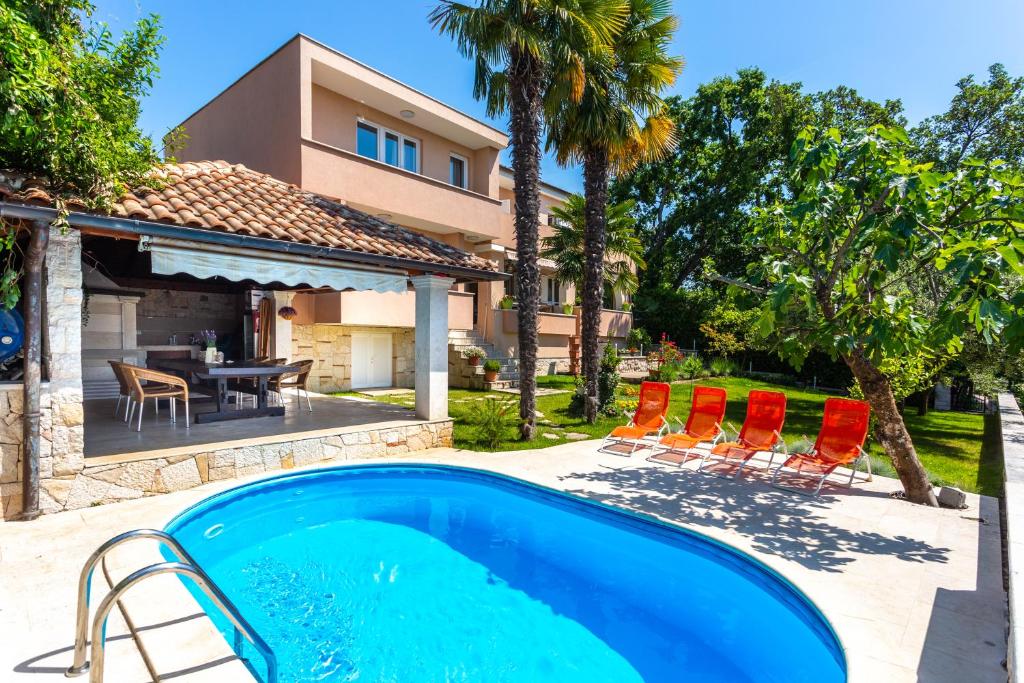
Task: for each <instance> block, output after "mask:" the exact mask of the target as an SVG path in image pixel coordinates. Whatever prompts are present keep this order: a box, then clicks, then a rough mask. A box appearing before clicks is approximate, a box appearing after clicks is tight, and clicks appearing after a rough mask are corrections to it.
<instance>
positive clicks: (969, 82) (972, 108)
mask: <svg viewBox="0 0 1024 683" xmlns="http://www.w3.org/2000/svg"><path fill="white" fill-rule="evenodd" d="M956 89H957V92H956V95H955V96H954V97H953V101H952V102H951V103H950V106H949V110H948V111H946V112H945V113H942V114H939V115H937V116H932V117H929V118H927V119H925V120H924V121H922V122H921V124H920V125H919V126H917V127H915V128H914V129H913V131H911V139H912V140H913V141H914V144H915V147H916V150H915V156H916V157H917V158H918V159H921V160H924V161H934V162H935V163H936V167H937V168H940V169H944V170H952V169H954V168H956V166H957V165H958V164H960V163H961V162H963V161H965V160H966V159H983V160H985V161H994V160H996V159H1000V160H1002V161H1005V162H1007V163H1010V164H1013V165H1015V166H1017V167H1024V78H1019V77H1017V78H1013V77H1011V76H1010V75H1009V73H1007V71H1006V67H1004V66H1003V65H1002V64H993V65H992V66H990V67H989V69H988V81H986V82H985V83H978V82H976V81H975V80H974V76H967V77H965V78H962V79H960V81H959V82H958V83H957V84H956Z"/></svg>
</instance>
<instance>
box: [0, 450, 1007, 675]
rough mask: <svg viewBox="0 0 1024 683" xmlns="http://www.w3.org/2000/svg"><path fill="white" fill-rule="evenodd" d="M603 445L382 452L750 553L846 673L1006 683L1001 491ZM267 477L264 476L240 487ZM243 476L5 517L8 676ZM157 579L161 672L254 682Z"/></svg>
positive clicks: (153, 619) (112, 669)
mask: <svg viewBox="0 0 1024 683" xmlns="http://www.w3.org/2000/svg"><path fill="white" fill-rule="evenodd" d="M597 446H598V443H597V442H595V441H593V440H589V441H581V442H575V443H568V444H563V445H559V446H554V447H551V448H546V449H538V450H532V451H515V452H508V453H474V452H469V451H459V450H453V449H434V450H429V451H421V452H419V453H416V454H412V455H407V456H401V457H391V458H379V459H374V462H381V461H398V462H402V461H405V462H409V461H415V462H435V463H449V464H458V465H464V466H470V467H476V468H480V469H489V470H492V471H495V472H500V473H503V474H507V475H511V476H515V477H519V478H521V479H525V480H528V481H532V482H534V483H537V484H540V485H544V486H549V487H552V488H556V489H560V490H564V491H568V492H570V493H573V494H576V495H580V496H585V497H588V498H593V499H595V500H599V501H601V502H604V503H608V504H612V505H616V506H620V507H624V508H628V509H632V510H635V511H639V512H642V513H645V514H648V515H652V516H655V517H658V518H660V519H663V520H665V521H668V522H671V523H674V524H680V525H682V526H686V527H689V528H691V529H694V530H696V531H698V532H701V533H704V534H706V535H708V536H710V537H713V538H715V539H718V540H721V541H723V542H726V543H729V544H731V545H733V546H735V547H737V548H739V549H741V550H743V551H746V552H748V553H751V554H752V555H754V556H755V557H757V558H758V559H760V560H762V561H764V562H765V563H766V564H768V565H769V566H771V567H772V568H773V569H775V570H776V571H778V572H780V573H781V574H782V575H784V576H786V577H787V578H789V579H790V580H791V581H792V582H793V583H795V584H796V585H797V586H798V587H799V588H800V589H801V590H803V591H804V592H805V593H806V594H807V595H808V597H809V598H810V599H811V600H813V601H814V602H815V603H816V604H817V605H818V606H819V607H820V608H821V609H822V611H823V612H824V614H825V615H826V617H828V619H829V620H830V621H831V622H832V624H833V626H834V628H835V630H836V632H837V633H838V635H839V637H840V639H841V641H842V643H843V645H844V648H845V650H846V654H847V660H848V663H849V668H850V679H849V680H850V681H854V682H857V683H859V682H871V683H877V682H879V681H885V682H887V683H888V682H896V683H898V682H902V681H908V682H909V681H920V682H924V683H931V682H935V683H947V682H948V683H961V682H966V681H971V682H977V683H997V682H998V683H1004V682H1005V681H1006V671H1005V669H1004V668H1003V664H1002V662H1003V659H1004V658H1005V656H1006V639H1005V628H1006V594H1005V592H1004V590H1003V579H1002V570H1001V567H1002V564H1001V551H1000V534H999V511H998V504H997V501H996V500H995V499H992V498H985V497H979V496H976V495H969V496H968V504H969V507H968V509H966V510H936V509H928V508H923V507H918V506H914V505H910V504H908V503H905V502H901V501H898V500H895V499H892V498H890V497H889V495H888V494H889V493H890V492H892V491H894V490H896V489H897V488H898V485H897V483H896V482H895V481H893V480H889V479H885V478H881V477H876V478H875V481H874V482H871V483H862V482H858V483H857V484H855V485H854V487H853V489H844V488H841V487H838V486H832V487H826V489H825V494H824V495H823V496H822V497H821V498H818V499H811V498H807V497H804V496H800V495H797V494H792V493H787V492H783V491H779V490H776V489H772V488H771V487H769V486H768V485H767V481H766V478H765V476H764V474H763V473H762V472H761V471H758V470H756V469H755V470H753V471H751V472H750V473H749V474H745V477H744V479H743V480H740V481H734V480H731V479H721V478H716V477H710V476H704V475H701V474H698V473H695V472H693V471H691V470H692V466H687V467H686V468H683V469H678V468H676V467H674V466H669V465H662V464H657V465H655V464H650V463H647V462H645V461H644V460H643V459H642V457H641V456H640V455H636V456H633V457H632V458H625V457H620V456H616V455H607V454H598V453H597V452H596V449H597ZM350 464H353V465H356V464H359V461H355V460H353V461H351V462H350ZM316 466H323V465H315V466H314V467H316ZM260 476H266V475H258V476H251V477H247V478H243V479H242V480H241V481H248V480H253V479H257V478H259V477H260ZM238 483H239V480H235V481H231V482H211V483H206V484H203V485H202V486H199V487H197V488H194V489H190V490H186V491H179V492H176V493H170V494H166V495H162V496H157V497H154V498H147V499H141V500H132V501H127V502H124V503H117V504H113V505H106V506H102V507H97V508H86V509H82V510H77V511H73V512H64V513H59V514H55V515H47V516H44V517H42V518H40V519H38V520H36V521H33V522H6V523H0V575H2V576H3V581H0V633H2V634H3V638H4V647H3V648H0V680H4V681H8V680H11V681H19V680H25V681H37V682H38V683H45V682H46V681H47V680H51V681H54V682H56V681H57V680H63V676H62V671H63V668H64V667H66V666H67V664H68V662H69V661H70V653H69V647H70V644H71V640H72V634H71V628H72V618H73V617H72V614H73V607H72V605H73V599H74V590H75V588H74V586H75V582H76V576H77V572H78V571H79V568H80V565H81V562H82V561H83V559H84V558H85V557H86V556H87V555H88V553H89V552H90V551H91V550H93V549H94V548H95V547H96V546H97V545H98V544H99V543H100V542H102V541H103V540H105V539H107V538H109V537H110V536H112V535H114V534H116V533H119V532H121V531H124V530H127V529H130V528H137V527H141V526H152V527H161V526H163V525H164V524H165V523H166V522H167V521H168V520H169V519H170V518H171V517H172V516H173V515H174V514H176V513H177V512H179V511H181V510H182V509H183V508H185V507H186V506H188V505H190V504H192V503H195V502H197V501H199V500H201V499H203V498H204V497H206V496H208V495H211V494H212V493H215V492H217V491H220V490H223V489H224V488H227V487H229V486H233V485H236V484H238ZM115 554H116V555H115ZM115 554H112V559H113V562H112V564H113V567H112V574H113V576H114V578H115V579H116V578H119V577H121V576H124V574H125V572H127V571H129V570H130V568H133V567H137V566H139V565H140V564H142V563H146V562H149V561H155V560H158V559H159V558H158V557H157V556H156V555H155V550H154V549H153V548H152V546H150V545H148V544H147V543H145V542H139V545H136V546H134V547H132V546H129V547H124V548H122V549H118V550H117V551H115ZM163 578H166V579H167V580H166V581H162V582H161V579H156V580H154V582H153V584H151V585H147V584H142V585H139V586H138V587H136V589H135V591H134V594H130V595H129V596H128V597H127V599H126V600H125V605H126V608H127V610H128V613H129V615H130V616H131V617H132V619H133V620H134V621H135V623H136V624H137V625H138V626H140V627H141V629H142V631H141V639H142V641H143V643H144V644H145V645H146V647H147V650H148V651H149V653H150V655H151V657H152V659H153V660H154V665H155V666H156V668H157V670H158V671H159V672H160V673H161V675H162V676H163V677H165V678H166V677H172V678H174V679H176V680H182V681H196V680H204V681H205V680H210V681H233V680H246V674H245V673H244V669H242V667H241V665H240V664H239V662H238V661H237V660H235V659H234V658H233V657H232V655H231V652H230V649H229V648H228V647H227V645H226V644H225V643H224V642H223V640H222V639H220V638H219V637H218V636H217V635H216V634H215V633H214V632H213V631H212V627H211V626H210V624H209V622H208V621H207V620H206V619H204V618H202V616H201V614H200V611H199V609H198V607H197V606H196V603H195V602H194V601H193V600H192V599H191V597H190V596H189V595H188V593H187V592H185V590H184V588H183V587H182V586H181V585H180V583H178V582H177V581H176V580H175V579H173V578H170V577H163ZM699 578H700V577H694V580H699ZM102 580H103V579H102V578H99V579H98V581H102ZM100 593H101V591H100V590H99V587H97V591H96V594H97V595H98V594H100ZM115 616H116V615H115ZM110 633H111V635H112V636H113V637H114V638H115V640H114V641H113V643H112V645H111V649H110V653H109V658H108V668H107V672H108V678H107V680H109V681H118V682H119V683H120V682H121V681H125V682H128V683H132V682H134V681H144V680H150V679H149V677H148V676H147V674H146V669H145V667H143V665H142V661H141V659H140V658H139V655H138V654H137V652H136V651H135V649H134V648H133V647H132V646H131V640H130V638H127V637H124V633H125V632H124V625H123V623H121V621H120V619H119V618H116V619H115V620H114V621H113V622H112V625H111V630H110Z"/></svg>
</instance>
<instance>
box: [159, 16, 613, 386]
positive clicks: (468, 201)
mask: <svg viewBox="0 0 1024 683" xmlns="http://www.w3.org/2000/svg"><path fill="white" fill-rule="evenodd" d="M181 127H182V128H183V129H184V132H185V134H186V136H187V138H186V140H185V142H184V143H183V146H182V147H180V148H178V149H176V150H174V152H175V155H176V157H177V158H178V159H179V160H182V161H189V160H201V159H223V160H226V161H229V162H233V163H242V164H244V165H246V166H248V167H250V168H253V169H255V170H258V171H262V172H265V173H268V174H270V175H272V176H275V177H277V178H279V179H281V180H284V181H287V182H291V183H294V184H295V185H298V186H299V187H301V188H303V189H305V190H309V191H312V192H316V193H319V194H322V195H326V196H328V197H331V198H334V199H337V200H338V201H340V202H342V203H346V204H349V205H351V206H353V207H355V208H358V209H361V210H363V211H366V212H368V213H370V214H372V215H376V216H380V217H382V218H384V219H386V220H388V221H390V222H393V223H397V224H399V225H402V226H404V227H407V228H410V229H412V230H415V231H417V232H420V233H422V234H425V235H428V236H430V237H433V238H435V239H439V240H442V241H444V242H446V243H448V244H451V245H453V246H457V247H459V248H462V249H465V250H467V251H470V252H475V253H477V254H479V255H481V256H483V257H485V258H488V259H491V260H494V261H496V262H498V264H499V266H500V267H501V268H503V269H504V270H506V271H507V272H514V263H515V258H516V255H515V235H514V228H513V211H514V205H515V202H514V193H515V187H514V183H513V180H512V174H511V171H510V170H509V169H507V168H504V167H502V166H501V165H500V163H499V155H500V153H501V151H502V150H503V149H504V148H505V147H506V146H507V145H508V136H507V135H506V134H505V133H503V132H501V131H500V130H497V129H495V128H493V127H491V126H490V125H488V124H486V123H483V122H481V121H479V120H477V119H474V118H472V117H470V116H467V115H466V114H464V113H462V112H460V111H458V110H457V109H454V108H452V107H450V106H448V105H445V104H444V103H442V102H439V101H438V100H436V99H434V98H432V97H430V96H429V95H427V94H425V93H423V92H421V91H419V90H416V89H415V88H412V87H410V86H408V85H405V84H403V83H401V82H399V81H397V80H395V79H393V78H391V77H389V76H387V75H385V74H383V73H380V72H379V71H376V70H374V69H373V68H371V67H369V66H367V65H365V64H362V63H360V62H358V61H356V60H354V59H352V58H351V57H348V56H346V55H344V54H342V53H340V52H338V51H336V50H333V49H331V48H329V47H327V46H325V45H323V44H321V43H318V42H317V41H315V40H312V39H310V38H308V37H306V36H303V35H298V36H295V37H294V38H292V39H291V40H289V41H288V42H287V43H285V44H284V45H282V46H281V47H280V48H279V49H278V50H277V51H275V52H274V53H273V54H271V55H270V56H268V57H267V58H266V59H264V60H263V61H262V62H260V63H259V64H257V65H256V66H254V67H253V68H252V69H250V70H249V71H248V72H247V73H246V74H245V75H243V76H242V77H241V78H239V79H238V80H237V81H235V82H234V83H233V84H231V85H230V86H229V87H228V88H227V89H225V90H224V91H223V92H221V93H220V94H219V95H217V96H216V97H215V98H213V99H212V100H211V101H210V102H208V103H207V104H206V105H204V106H203V107H202V108H200V109H199V110H198V111H197V112H195V113H194V114H192V115H191V116H190V117H188V118H187V119H186V120H185V121H183V122H182V123H181ZM541 192H542V195H541V197H542V214H541V223H542V225H541V234H542V236H543V235H545V234H550V230H551V228H550V227H549V222H550V220H551V219H550V217H549V215H548V210H549V209H550V207H552V206H557V205H558V204H559V203H560V202H562V201H564V199H565V197H566V192H565V191H564V190H561V189H559V188H557V187H553V186H551V185H547V184H545V185H543V186H542V190H541ZM553 265H554V264H553V263H550V262H542V264H541V266H542V275H543V280H542V283H541V299H542V301H543V304H542V312H541V316H540V323H539V325H540V329H539V332H540V351H539V356H540V357H541V358H542V359H545V360H547V361H548V362H546V363H541V364H540V366H541V368H542V369H544V370H546V371H550V370H552V369H559V370H561V369H564V368H566V367H567V365H568V357H569V348H570V339H571V338H572V337H573V336H574V335H576V334H577V333H578V332H577V325H578V321H577V315H576V313H569V314H566V313H565V312H564V311H565V309H564V305H565V304H567V303H568V304H573V303H574V302H575V291H574V289H573V287H572V286H571V285H568V286H567V285H565V284H563V283H560V282H558V281H557V280H556V279H555V277H554V275H555V274H554V269H553ZM512 287H513V285H512V283H511V282H496V283H481V284H479V285H477V284H470V285H466V284H462V285H456V288H455V289H453V290H452V291H451V292H450V293H449V328H450V331H451V333H452V335H453V337H457V338H458V340H459V341H458V343H461V344H466V343H480V344H481V345H483V346H485V348H486V349H487V350H488V351H490V352H492V353H493V355H495V356H496V357H500V358H514V357H515V356H516V355H517V348H518V344H517V335H516V324H517V321H516V311H515V310H502V308H501V307H500V302H501V299H502V297H504V296H505V295H506V294H512V293H513V289H512ZM413 303H414V295H413V293H412V292H407V293H401V294H391V293H376V292H324V293H315V292H314V293H302V294H298V295H296V296H295V299H294V303H293V306H294V308H295V309H296V311H297V312H298V315H297V317H296V318H295V319H294V320H293V321H292V330H293V337H294V338H293V349H292V350H293V356H294V357H301V358H310V357H312V358H314V360H316V361H317V370H316V371H315V372H314V373H313V377H312V383H313V384H314V388H317V389H319V390H322V391H332V390H347V389H350V388H363V387H373V386H390V385H392V384H394V383H396V381H397V382H398V383H400V382H401V379H399V380H396V379H395V378H396V377H399V378H401V377H404V376H406V375H405V374H402V373H397V372H395V370H396V368H395V367H394V363H395V362H397V361H398V360H399V356H398V355H396V352H395V350H394V349H395V348H397V346H399V345H403V344H404V345H407V344H408V340H409V338H411V337H412V335H413V323H414V320H413V316H414V308H413ZM621 303H622V301H621V298H618V297H617V298H616V299H615V301H614V302H613V305H612V307H611V308H610V309H609V310H607V311H605V312H604V315H603V318H602V334H603V335H604V336H606V337H608V338H611V339H620V340H621V338H623V337H624V336H625V335H626V334H627V332H628V330H629V327H630V324H631V316H630V315H629V314H628V313H625V312H623V311H621V310H615V309H619V308H621ZM453 342H455V339H453Z"/></svg>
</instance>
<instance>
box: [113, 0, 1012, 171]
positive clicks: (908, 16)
mask: <svg viewBox="0 0 1024 683" xmlns="http://www.w3.org/2000/svg"><path fill="white" fill-rule="evenodd" d="M94 1H95V2H96V5H97V12H96V14H95V18H96V19H98V20H100V21H105V22H107V23H108V24H110V26H111V28H112V29H113V30H115V31H119V30H122V29H124V28H125V27H127V26H130V25H131V24H132V23H133V22H134V21H136V20H137V19H138V17H140V16H142V15H144V14H148V13H156V14H158V15H160V16H161V18H162V22H163V32H164V35H165V36H166V38H167V43H166V45H165V47H164V50H163V53H162V55H161V59H160V69H161V72H160V75H159V78H158V79H157V81H156V83H155V84H154V87H153V90H152V92H151V94H150V95H149V97H148V98H147V99H146V101H145V105H144V111H143V115H142V122H141V123H142V126H143V128H144V130H146V131H148V132H150V133H152V134H153V135H154V136H155V137H157V138H159V137H160V136H162V135H163V133H164V132H165V131H166V130H167V129H168V128H170V127H171V126H174V125H175V124H177V123H179V122H181V121H182V120H183V119H185V118H186V117H187V116H188V115H189V114H190V113H192V112H193V111H195V110H196V109H197V108H199V107H200V106H201V105H202V104H203V103H205V102H207V101H208V100H210V99H211V98H212V97H213V96H214V95H216V94H217V93H218V92H220V91H221V90H223V89H224V88H225V87H226V86H227V85H229V84H230V83H231V82H232V81H234V80H235V79H236V78H238V77H239V76H240V75H242V74H243V73H245V71H247V70H248V69H249V68H250V67H252V66H253V65H254V64H256V63H257V62H258V61H259V60H261V59H262V58H263V57H265V56H266V55H268V54H269V53H270V52H271V51H273V50H274V49H276V48H277V47H278V46H280V45H281V44H282V43H284V42H285V41H286V40H288V39H289V38H290V37H291V36H293V35H295V34H296V33H300V32H301V33H306V34H307V35H310V36H311V37H313V38H316V39H317V40H320V41H321V42H324V43H326V44H327V45H330V46H331V47H334V48H336V49H338V50H341V51H342V52H345V53H347V54H349V55H351V56H353V57H355V58H356V59H359V60H360V61H363V62H365V63H367V64H369V65H371V66H373V67H375V68H377V69H380V70H381V71H383V72H385V73H387V74H389V75H391V76H393V77H395V78H397V79H399V80H402V81H404V82H406V83H408V84H409V85H412V86H414V87H416V88H418V89H420V90H423V91H425V92H427V93H429V94H431V95H432V96H434V97H436V98H438V99H440V100H442V101H444V102H446V103H448V104H450V105H452V106H454V107H457V108H459V109H461V110H462V111H465V112H467V113H469V114H471V115H473V116H477V117H479V118H485V117H484V107H483V105H482V104H481V103H479V102H476V101H474V100H473V97H472V68H471V65H470V63H469V62H468V61H466V60H464V59H462V58H461V57H460V56H459V55H458V53H457V52H456V51H455V47H454V46H453V45H452V43H451V42H450V41H449V40H448V39H447V38H445V37H442V36H440V35H438V34H436V33H435V32H433V31H432V30H431V28H430V26H429V25H428V24H427V21H426V16H427V13H428V12H429V10H430V9H431V8H432V7H433V6H434V3H433V2H430V1H427V0H373V1H372V2H366V1H365V0H330V1H324V0H299V1H294V2H280V0H273V1H270V0H252V1H250V2H236V1H233V0H221V1H218V2H199V1H196V0H94ZM674 7H675V12H676V14H677V15H678V16H679V18H680V21H681V26H680V30H679V32H678V34H677V38H676V41H675V50H674V51H675V53H676V54H681V55H683V57H684V58H685V59H686V69H685V70H684V72H683V74H682V77H681V78H680V80H679V82H678V83H677V85H676V86H675V88H673V92H676V93H681V94H684V95H687V94H691V93H692V92H693V91H694V89H695V88H696V86H697V85H698V84H700V83H703V82H705V81H708V80H711V79H712V78H715V77H716V76H721V75H725V74H731V73H734V72H735V71H736V70H737V69H740V68H743V67H747V66H758V67H760V68H762V69H763V70H765V71H766V72H767V73H768V75H769V76H770V77H773V78H777V79H779V80H782V81H799V82H802V83H803V84H804V87H805V89H806V90H808V91H814V90H824V89H827V88H831V87H833V86H836V85H840V84H845V85H848V86H851V87H853V88H856V89H857V90H858V91H860V92H861V94H863V95H865V96H867V97H870V98H873V99H877V100H883V99H886V98H899V99H901V100H902V101H903V103H904V106H905V109H906V113H907V117H908V118H909V119H910V121H911V122H912V123H915V122H917V121H918V120H920V119H922V118H924V117H926V116H929V115H931V114H935V113H939V112H941V111H944V110H945V108H946V107H947V105H948V103H949V99H950V98H951V97H952V95H953V92H954V84H955V83H956V81H957V80H958V79H959V78H961V77H962V76H965V75H967V74H969V73H974V74H976V75H978V76H979V77H984V73H985V70H986V69H987V68H988V65H989V64H992V63H993V62H1002V63H1004V64H1005V65H1006V66H1007V68H1008V69H1009V70H1010V73H1011V74H1014V75H1021V74H1024V39H1022V38H1021V36H1022V33H1024V1H1022V0H782V1H776V2H765V1H762V0H702V1H700V2H697V1H691V2H684V1H682V0H677V1H676V2H674ZM268 96H273V94H268ZM492 123H493V124H494V125H496V126H497V127H499V128H502V129H504V128H505V122H504V121H492ZM543 170H544V178H545V180H547V181H548V182H552V183H554V184H557V185H561V186H563V187H566V188H568V189H571V190H578V189H579V188H580V187H581V179H580V173H579V170H578V169H572V168H570V169H561V168H558V166H557V165H556V164H555V163H554V161H552V160H551V159H545V163H544V169H543Z"/></svg>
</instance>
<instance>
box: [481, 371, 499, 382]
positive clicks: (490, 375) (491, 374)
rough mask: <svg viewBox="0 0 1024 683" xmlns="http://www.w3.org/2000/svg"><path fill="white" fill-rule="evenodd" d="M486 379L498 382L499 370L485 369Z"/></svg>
mask: <svg viewBox="0 0 1024 683" xmlns="http://www.w3.org/2000/svg"><path fill="white" fill-rule="evenodd" d="M484 381H486V382H497V381H498V372H497V371H496V370H485V371H484Z"/></svg>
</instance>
